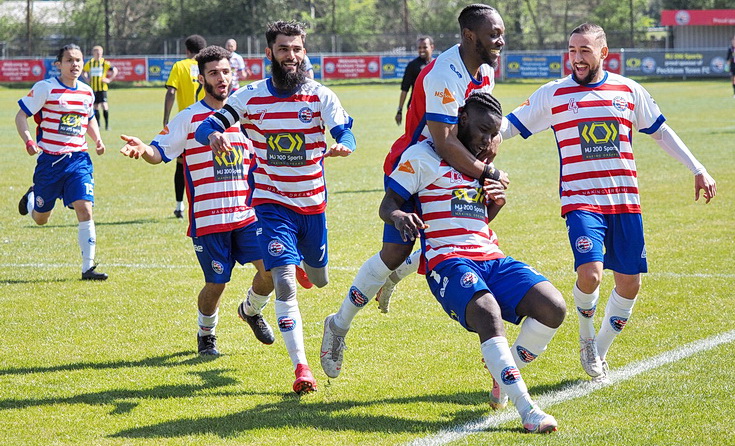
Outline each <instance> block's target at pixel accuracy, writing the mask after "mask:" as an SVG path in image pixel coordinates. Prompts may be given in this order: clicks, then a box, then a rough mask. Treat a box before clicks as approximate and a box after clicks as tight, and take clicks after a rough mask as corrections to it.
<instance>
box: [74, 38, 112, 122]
mask: <svg viewBox="0 0 735 446" xmlns="http://www.w3.org/2000/svg"><path fill="white" fill-rule="evenodd" d="M102 53H103V50H102V47H101V46H99V45H97V46H95V47H93V48H92V59H90V60H88V61H87V63H85V64H84V69H83V70H82V76H83V77H84V80H85V81H86V82H87V83H88V84H89V86H90V87H92V90H93V91H94V116H95V117H96V118H97V123H98V124H100V127H102V123H101V122H100V104H102V113H103V114H104V117H105V130H109V129H110V126H109V119H110V112H109V107H108V105H107V84H109V83H110V82H112V80H113V79H115V76H117V68H115V67H113V66H112V65H111V64H110V62H108V61H106V60H105V59H104V58H103V57H102Z"/></svg>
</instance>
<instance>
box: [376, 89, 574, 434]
mask: <svg viewBox="0 0 735 446" xmlns="http://www.w3.org/2000/svg"><path fill="white" fill-rule="evenodd" d="M501 121H502V111H501V107H500V103H499V102H498V101H497V99H495V98H494V97H492V95H490V94H488V93H484V92H480V93H475V94H472V95H470V97H469V98H468V99H467V102H466V104H465V107H464V109H463V110H462V111H461V112H460V114H459V119H458V127H459V128H458V131H457V137H458V139H459V140H460V141H461V142H462V145H463V146H464V147H467V150H468V151H469V152H470V153H472V154H473V155H475V156H476V157H477V158H478V159H481V160H485V159H486V160H488V161H492V160H493V159H494V158H495V155H496V154H497V150H498V146H499V142H498V139H496V138H494V137H495V136H497V134H498V132H499V129H500V124H501ZM414 196H418V206H417V207H418V209H417V210H416V212H407V211H405V210H403V208H402V205H403V203H405V202H406V201H407V200H410V199H412V197H414ZM504 204H505V192H504V190H503V186H502V184H501V183H500V182H498V181H488V182H487V183H485V182H483V185H481V184H480V182H479V181H478V180H476V179H474V178H471V177H468V176H466V175H463V174H462V173H460V172H459V171H458V170H457V169H455V168H453V167H452V166H450V165H449V164H448V163H447V162H446V161H444V160H442V159H441V158H440V157H439V155H438V154H437V153H436V152H435V151H434V147H433V142H431V141H430V140H425V141H423V142H420V143H418V144H415V145H413V146H411V147H409V148H408V149H407V150H406V151H405V152H404V153H403V155H402V156H401V162H400V164H399V165H398V168H396V169H395V170H394V171H393V172H392V173H391V174H390V177H389V178H388V180H387V184H386V193H385V197H384V198H383V201H382V203H381V205H380V217H381V218H382V219H383V221H385V222H386V224H391V225H393V226H394V227H395V228H396V230H397V231H398V232H399V233H400V234H401V236H402V238H403V240H406V241H412V240H414V239H416V238H419V237H421V240H422V245H423V250H424V254H425V256H426V259H427V263H428V272H427V274H426V280H427V282H428V284H429V288H431V292H432V293H433V294H434V297H436V299H437V300H438V301H439V303H441V305H442V307H443V308H444V311H446V313H447V314H448V315H449V316H450V317H451V318H452V319H454V320H456V321H457V322H459V323H460V324H461V325H462V326H463V327H465V328H466V329H467V330H468V331H473V332H476V333H477V334H478V335H479V337H480V349H481V351H482V356H483V359H484V360H485V364H486V366H487V368H488V370H490V372H491V374H492V375H493V378H494V379H495V384H494V387H493V398H495V399H491V404H492V405H493V407H494V408H501V407H504V406H505V404H507V399H508V398H507V397H506V396H505V395H508V396H509V397H510V398H511V399H512V400H513V403H514V405H515V407H516V409H517V410H518V413H519V414H520V415H521V419H522V420H523V426H524V428H525V429H526V430H528V431H530V432H550V431H554V430H556V427H557V424H556V420H555V419H554V417H552V416H551V415H548V414H546V413H544V412H543V411H542V410H541V409H540V408H538V407H537V406H536V405H535V404H534V402H533V400H532V399H531V397H530V395H529V393H528V389H527V388H526V385H525V383H524V381H523V378H522V377H521V373H520V369H521V368H523V367H524V366H526V365H528V364H529V363H531V362H533V361H534V360H535V359H536V358H537V357H538V356H539V355H540V354H541V353H543V352H544V351H545V350H546V347H547V345H548V344H549V342H550V341H551V339H552V337H553V336H554V334H555V333H556V331H557V329H558V328H559V326H560V325H561V323H562V321H563V320H564V316H565V314H566V306H565V303H564V298H563V297H562V295H561V293H560V292H559V291H558V290H557V289H556V288H555V287H554V286H553V285H552V284H551V283H550V282H549V281H548V280H547V279H546V278H545V277H544V276H543V275H541V274H539V273H538V272H536V271H535V270H534V269H533V268H532V267H530V266H528V265H527V264H525V263H523V262H520V261H518V260H515V259H513V258H511V257H506V256H505V255H504V254H503V252H502V251H501V250H500V248H499V247H498V239H497V237H496V235H495V233H494V232H493V231H492V230H491V229H490V228H489V227H488V223H489V221H490V220H492V219H493V218H494V217H495V215H497V213H498V212H499V211H500V208H501V207H502V206H503V205H504ZM524 318H525V320H523V324H522V325H521V330H520V333H519V334H518V338H517V339H516V341H515V343H514V344H513V346H512V347H511V346H509V345H508V339H507V337H506V333H505V329H504V327H503V320H505V321H508V322H511V323H513V324H519V323H520V322H521V320H522V319H524Z"/></svg>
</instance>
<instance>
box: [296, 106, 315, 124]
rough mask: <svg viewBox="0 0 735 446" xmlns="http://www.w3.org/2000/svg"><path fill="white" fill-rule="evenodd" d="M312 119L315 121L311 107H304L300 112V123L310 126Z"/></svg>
mask: <svg viewBox="0 0 735 446" xmlns="http://www.w3.org/2000/svg"><path fill="white" fill-rule="evenodd" d="M312 119H314V112H313V111H311V109H310V108H309V107H304V108H302V109H301V110H299V121H301V122H303V123H304V124H308V123H310V122H311V120H312Z"/></svg>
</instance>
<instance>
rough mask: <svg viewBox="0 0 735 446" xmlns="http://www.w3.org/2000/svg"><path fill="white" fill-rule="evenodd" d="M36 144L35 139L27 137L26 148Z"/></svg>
mask: <svg viewBox="0 0 735 446" xmlns="http://www.w3.org/2000/svg"><path fill="white" fill-rule="evenodd" d="M36 146H38V144H36V141H34V140H32V139H29V140H28V141H26V149H28V148H31V147H34V148H35V147H36Z"/></svg>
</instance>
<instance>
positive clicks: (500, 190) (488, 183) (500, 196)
mask: <svg viewBox="0 0 735 446" xmlns="http://www.w3.org/2000/svg"><path fill="white" fill-rule="evenodd" d="M482 191H483V193H484V194H485V204H486V205H490V203H495V204H496V205H498V206H503V205H505V187H504V186H503V183H501V182H500V181H495V180H491V179H487V180H485V184H484V185H483V186H482Z"/></svg>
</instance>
